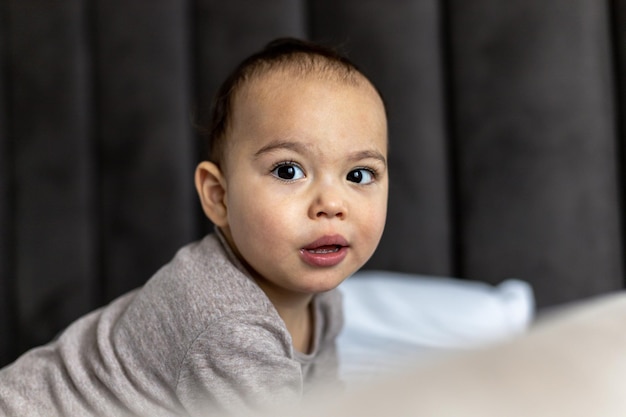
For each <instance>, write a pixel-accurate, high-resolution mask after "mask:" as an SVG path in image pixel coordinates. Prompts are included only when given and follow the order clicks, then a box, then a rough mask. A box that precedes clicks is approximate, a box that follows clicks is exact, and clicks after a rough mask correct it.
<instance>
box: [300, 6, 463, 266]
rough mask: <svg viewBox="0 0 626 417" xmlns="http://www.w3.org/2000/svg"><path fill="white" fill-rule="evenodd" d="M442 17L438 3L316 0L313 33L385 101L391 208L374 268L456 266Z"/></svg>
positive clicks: (312, 12)
mask: <svg viewBox="0 0 626 417" xmlns="http://www.w3.org/2000/svg"><path fill="white" fill-rule="evenodd" d="M440 20H441V19H440V9H439V5H438V2H437V1H435V0H432V1H430V0H429V1H423V0H402V1H394V2H388V3H385V5H384V7H381V3H380V2H379V1H372V0H366V1H363V0H347V1H342V2H339V3H338V2H335V1H315V2H311V33H312V37H313V38H314V39H317V40H320V41H327V42H331V43H333V44H335V43H339V44H343V48H344V49H345V50H346V52H347V53H348V54H349V56H350V57H351V58H352V59H353V60H354V61H355V62H356V63H357V64H358V65H359V66H361V67H362V69H363V70H364V72H365V73H366V74H368V75H369V76H370V78H371V79H372V80H373V81H374V83H376V85H377V86H378V87H379V89H380V90H381V91H382V94H383V96H384V97H385V100H386V104H387V111H388V119H389V137H390V151H389V166H390V191H389V192H390V196H389V213H388V219H387V227H386V230H385V234H384V236H383V239H382V242H381V245H380V247H379V249H378V251H377V253H376V254H375V255H374V257H373V259H372V260H371V262H370V263H369V264H368V267H369V268H378V269H393V270H401V271H408V272H420V273H428V274H441V275H449V274H451V271H452V270H453V265H452V254H451V247H452V246H451V245H452V243H451V230H452V225H451V217H450V207H449V199H448V196H449V190H448V155H447V151H448V149H447V141H446V130H445V120H444V110H445V108H444V106H445V100H444V91H443V87H444V86H443V72H442V51H441V39H440V33H441V27H440ZM400 242H402V243H401V244H400Z"/></svg>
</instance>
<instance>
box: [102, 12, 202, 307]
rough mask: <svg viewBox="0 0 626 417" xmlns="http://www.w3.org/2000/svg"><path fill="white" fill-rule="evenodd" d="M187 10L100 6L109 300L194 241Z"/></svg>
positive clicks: (104, 241) (105, 261) (104, 243)
mask: <svg viewBox="0 0 626 417" xmlns="http://www.w3.org/2000/svg"><path fill="white" fill-rule="evenodd" d="M189 7H190V5H189V4H187V2H185V1H178V2H173V1H168V0H154V1H151V2H150V7H146V6H145V3H144V2H127V1H121V0H99V1H96V2H95V7H94V16H93V24H94V33H95V39H94V46H95V56H94V58H95V60H94V61H95V73H96V75H97V83H96V94H97V96H96V106H97V109H98V115H97V125H98V129H99V136H98V138H97V139H98V151H99V152H98V154H99V161H98V162H99V165H100V175H101V178H100V180H101V183H100V185H101V192H100V195H99V198H100V202H101V207H100V210H101V212H100V215H101V218H100V219H99V220H100V221H101V225H102V229H101V235H102V238H101V239H102V240H101V248H102V254H101V256H102V258H101V262H100V268H101V272H102V274H104V295H105V297H106V298H107V299H110V298H112V297H114V296H117V295H119V294H120V293H122V292H124V291H127V290H129V289H132V288H135V287H137V286H139V285H141V284H143V283H144V282H145V281H146V280H147V279H148V278H149V277H150V276H151V275H152V274H153V273H154V271H155V270H156V269H157V268H158V267H160V266H161V265H162V264H163V263H165V262H167V261H168V260H169V259H170V258H171V257H172V256H173V254H174V251H175V250H176V249H177V248H178V247H180V246H181V245H182V244H184V243H186V242H188V241H189V240H190V239H191V238H192V237H193V236H196V234H195V233H194V228H195V227H196V219H195V218H194V217H193V216H192V213H193V209H192V207H193V206H192V205H193V204H194V203H195V200H194V196H193V167H192V166H191V161H192V159H193V155H192V149H193V134H192V130H191V123H190V116H189V109H190V107H189V105H190V96H191V88H192V86H191V73H190V70H191V65H192V63H193V58H192V57H191V56H190V44H189V43H190V35H191V30H190V14H189Z"/></svg>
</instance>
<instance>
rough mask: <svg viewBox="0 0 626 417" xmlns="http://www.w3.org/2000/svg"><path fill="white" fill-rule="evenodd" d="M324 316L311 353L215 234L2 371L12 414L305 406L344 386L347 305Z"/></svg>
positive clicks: (322, 311) (1, 386)
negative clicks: (341, 364) (339, 343)
mask: <svg viewBox="0 0 626 417" xmlns="http://www.w3.org/2000/svg"><path fill="white" fill-rule="evenodd" d="M314 306H315V334H314V340H313V345H312V352H311V353H310V354H306V355H305V354H301V353H299V352H297V351H294V349H293V347H292V340H291V336H290V334H289V332H288V331H287V328H286V327H285V324H284V322H283V321H282V319H281V318H280V317H279V315H278V313H277V311H276V309H275V308H274V306H273V305H272V303H271V302H270V300H269V299H268V298H267V297H266V296H265V294H264V293H263V292H262V291H261V289H260V288H259V287H258V286H257V285H256V283H255V282H254V280H253V279H252V278H251V277H250V275H249V274H248V273H247V272H246V270H245V268H244V267H243V265H241V263H240V262H239V261H238V260H237V259H236V257H235V256H234V255H233V253H232V252H231V250H230V249H229V247H228V245H227V244H225V242H224V240H223V238H221V236H219V235H218V234H217V235H216V234H211V235H208V236H207V237H205V238H204V239H203V240H201V241H199V242H196V243H193V244H190V245H188V246H186V247H184V248H182V249H181V250H180V251H179V252H178V253H177V254H176V256H175V257H174V259H173V260H172V261H171V262H170V263H168V264H167V265H165V266H164V267H163V268H162V269H161V270H159V271H158V272H157V273H156V274H155V275H154V276H153V277H152V278H151V279H150V280H149V281H148V282H147V283H146V285H145V286H144V287H142V288H141V289H139V290H135V291H133V292H131V293H128V294H126V295H124V296H122V297H120V298H118V299H117V300H115V301H113V302H112V303H111V304H110V305H108V306H106V307H104V308H102V309H99V310H97V311H94V312H93V313H91V314H89V315H87V316H85V317H83V318H81V319H79V320H78V321H76V322H75V323H74V324H72V325H71V326H70V327H68V328H67V330H66V331H65V332H63V334H62V335H61V336H60V337H59V338H58V340H56V341H54V342H51V343H50V344H48V345H45V346H42V347H39V348H36V349H33V350H31V351H29V352H27V353H26V354H24V355H23V356H22V357H20V358H19V359H18V360H17V361H16V362H14V363H13V364H11V365H9V366H8V367H6V368H4V369H2V370H0V415H6V416H92V415H93V416H121V415H141V416H164V415H168V416H170V415H181V414H182V415H222V414H229V415H240V414H246V413H250V414H254V413H255V411H256V410H259V409H262V408H267V407H271V406H275V405H276V404H279V403H280V404H285V403H293V402H294V401H299V400H300V399H301V398H302V397H303V395H304V394H305V393H306V392H307V391H308V390H309V389H310V388H311V387H313V386H314V385H315V382H318V383H320V384H324V385H325V384H327V383H328V382H330V381H335V380H336V377H337V355H336V350H335V338H336V336H337V334H338V333H339V330H340V328H341V324H342V313H341V299H340V295H339V294H338V292H337V291H336V290H335V291H330V292H328V293H324V294H319V295H317V296H316V297H315V298H314Z"/></svg>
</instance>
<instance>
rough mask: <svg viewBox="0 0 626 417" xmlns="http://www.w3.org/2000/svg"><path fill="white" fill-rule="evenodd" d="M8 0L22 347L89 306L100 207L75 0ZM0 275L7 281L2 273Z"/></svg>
mask: <svg viewBox="0 0 626 417" xmlns="http://www.w3.org/2000/svg"><path fill="white" fill-rule="evenodd" d="M43 4H44V3H42V2H38V1H24V2H22V1H20V2H16V1H15V2H8V3H7V4H6V5H5V6H7V7H6V10H7V11H8V16H7V21H8V27H9V28H10V29H11V32H10V36H7V37H6V38H5V39H7V40H8V47H7V49H8V54H7V55H8V57H9V59H10V61H9V62H8V77H9V81H8V83H9V84H10V85H11V95H10V99H11V101H10V102H8V103H7V106H10V110H8V114H10V115H11V123H10V126H11V129H12V131H11V135H12V137H13V141H12V151H13V158H14V160H13V164H14V172H13V178H12V179H13V180H14V187H15V201H14V206H13V208H14V210H15V211H14V212H13V213H12V214H13V216H12V217H13V219H12V220H13V228H14V230H15V239H14V241H13V242H12V243H11V244H12V245H13V250H14V253H15V259H14V270H13V271H12V273H9V277H10V278H8V279H10V280H11V281H12V286H13V287H14V288H15V291H16V292H15V294H13V296H14V297H16V298H17V299H16V304H17V309H18V313H19V317H18V318H17V320H18V321H17V323H18V325H19V330H20V338H19V339H18V340H16V341H15V342H17V343H19V344H20V347H21V348H25V347H28V346H31V345H32V344H33V343H42V342H45V341H47V340H49V338H50V336H51V334H52V333H51V332H52V329H55V328H56V327H58V326H59V324H61V323H67V322H69V321H70V320H71V319H73V318H75V317H76V315H77V314H81V313H84V312H87V311H88V310H90V309H92V308H93V305H94V289H95V287H94V281H93V279H94V276H96V271H97V270H98V268H97V262H96V257H95V256H94V255H95V253H94V247H95V243H96V242H95V237H96V235H95V233H94V231H95V229H96V223H95V221H96V212H95V210H96V206H95V204H94V203H95V201H94V198H93V197H94V194H93V190H94V188H95V187H94V186H95V184H94V177H93V170H94V164H93V156H94V153H93V146H94V144H93V141H92V137H91V133H92V132H91V126H90V120H91V117H92V112H91V97H90V96H89V92H88V89H89V86H88V81H89V80H88V57H87V45H86V42H85V41H86V39H85V33H84V23H85V22H84V21H83V9H82V6H81V2H79V1H63V2H55V3H54V4H49V5H48V6H47V7H43ZM5 279H6V278H5Z"/></svg>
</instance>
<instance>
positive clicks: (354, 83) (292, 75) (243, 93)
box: [233, 66, 378, 108]
mask: <svg viewBox="0 0 626 417" xmlns="http://www.w3.org/2000/svg"><path fill="white" fill-rule="evenodd" d="M304 83H316V84H319V85H329V86H332V87H333V88H337V89H338V90H339V89H341V87H349V88H359V87H365V90H367V91H368V92H373V93H374V94H375V95H378V92H377V91H376V89H375V88H374V86H373V85H372V84H371V83H370V81H369V80H368V79H367V78H366V77H365V76H364V75H363V74H361V73H359V72H358V71H351V72H350V73H348V72H346V71H345V69H343V68H342V69H335V68H319V69H317V68H313V69H307V70H306V71H303V70H302V69H301V68H297V67H296V68H294V67H291V66H280V67H274V68H271V69H268V70H266V71H263V72H259V73H256V74H253V75H252V76H249V77H247V78H246V79H245V80H244V82H243V83H242V84H241V85H239V88H238V89H237V91H236V92H235V100H234V103H233V104H234V106H235V108H236V106H237V102H238V101H239V99H242V98H243V99H250V98H253V99H254V98H258V97H259V96H265V95H271V94H272V92H273V91H274V90H275V89H276V88H277V87H283V86H289V85H291V86H294V91H293V92H294V94H297V93H298V91H297V89H296V88H297V85H298V84H304Z"/></svg>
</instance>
